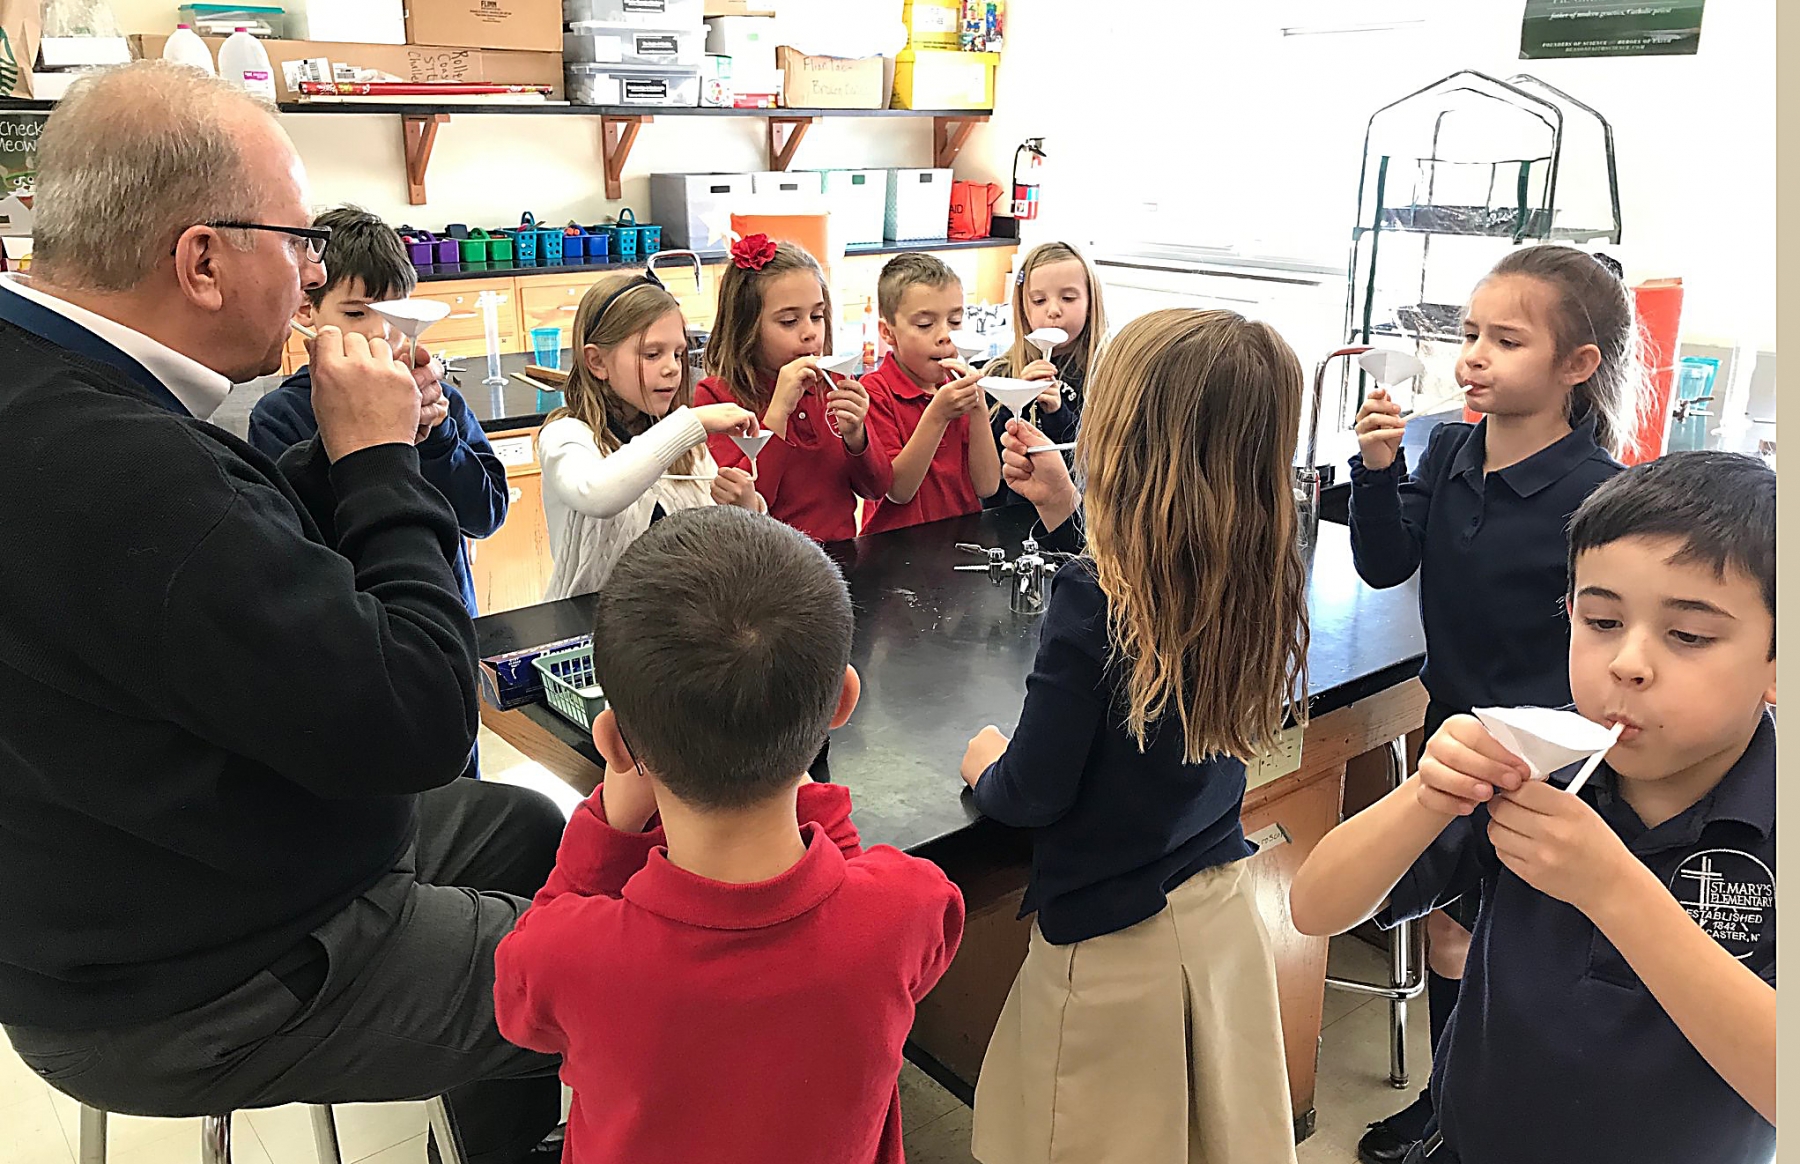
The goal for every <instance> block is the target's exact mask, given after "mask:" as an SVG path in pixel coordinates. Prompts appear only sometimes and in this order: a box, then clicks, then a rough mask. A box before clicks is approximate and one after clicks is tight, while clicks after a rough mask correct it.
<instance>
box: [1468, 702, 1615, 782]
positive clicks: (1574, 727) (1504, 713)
mask: <svg viewBox="0 0 1800 1164" xmlns="http://www.w3.org/2000/svg"><path fill="white" fill-rule="evenodd" d="M1475 718H1476V719H1478V720H1480V721H1481V726H1482V727H1485V728H1486V729H1487V730H1488V734H1490V735H1492V736H1493V737H1494V738H1495V739H1496V740H1498V741H1500V744H1501V746H1502V747H1504V748H1506V750H1507V751H1509V752H1511V753H1512V754H1513V755H1515V756H1517V757H1519V759H1521V760H1523V761H1525V763H1526V765H1527V766H1529V767H1530V769H1531V778H1532V779H1533V780H1542V779H1543V778H1544V777H1546V776H1548V775H1549V774H1550V773H1552V772H1557V771H1560V770H1562V769H1564V768H1567V767H1568V766H1569V765H1570V764H1578V763H1580V762H1581V761H1583V760H1585V759H1587V758H1588V757H1589V756H1593V755H1595V754H1597V753H1600V752H1604V751H1606V750H1607V749H1608V748H1610V747H1612V746H1613V742H1614V741H1615V740H1616V739H1617V738H1618V737H1617V733H1616V732H1615V731H1614V730H1613V729H1611V728H1607V727H1603V726H1601V725H1600V724H1597V723H1595V722H1594V721H1593V720H1591V719H1584V718H1583V717H1581V716H1579V715H1576V714H1575V713H1574V712H1572V711H1558V710H1556V709H1555V708H1552V707H1478V708H1476V709H1475Z"/></svg>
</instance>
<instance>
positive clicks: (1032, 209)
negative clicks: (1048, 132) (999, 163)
mask: <svg viewBox="0 0 1800 1164" xmlns="http://www.w3.org/2000/svg"><path fill="white" fill-rule="evenodd" d="M1021 161H1023V162H1024V163H1025V169H1024V173H1023V174H1021V173H1020V171H1019V163H1020V162H1021ZM1043 164H1044V139H1043V138H1041V137H1028V138H1026V139H1025V143H1024V144H1023V145H1021V146H1020V147H1019V148H1018V149H1016V150H1014V151H1013V174H1012V182H1013V217H1014V218H1017V219H1020V220H1025V219H1030V218H1036V217H1037V216H1038V206H1039V202H1038V171H1039V169H1040V168H1042V166H1043Z"/></svg>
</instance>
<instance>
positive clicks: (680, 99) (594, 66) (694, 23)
mask: <svg viewBox="0 0 1800 1164" xmlns="http://www.w3.org/2000/svg"><path fill="white" fill-rule="evenodd" d="M704 11H705V5H704V0H563V19H564V21H566V26H565V31H564V32H563V66H564V73H565V80H566V82H567V89H568V96H569V100H570V101H573V102H575V103H577V104H581V105H636V106H644V107H647V108H656V107H663V108H667V107H671V106H690V107H691V106H697V105H699V104H700V70H701V66H702V65H703V64H705V61H706V26H705V25H704V24H703V23H702V14H703V12H704Z"/></svg>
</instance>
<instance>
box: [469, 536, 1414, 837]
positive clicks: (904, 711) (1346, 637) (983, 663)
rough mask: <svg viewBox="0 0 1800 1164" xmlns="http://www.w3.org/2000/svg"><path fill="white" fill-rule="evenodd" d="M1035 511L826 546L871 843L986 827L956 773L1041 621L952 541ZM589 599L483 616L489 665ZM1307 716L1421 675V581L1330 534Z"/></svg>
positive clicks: (839, 745)
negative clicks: (852, 680) (846, 638)
mask: <svg viewBox="0 0 1800 1164" xmlns="http://www.w3.org/2000/svg"><path fill="white" fill-rule="evenodd" d="M1033 517H1034V515H1033V513H1032V511H1031V510H1030V509H1029V508H1027V507H1012V508H1008V509H1000V510H990V511H988V512H986V513H983V514H980V515H978V516H972V517H964V518H956V519H953V520H950V521H943V522H934V523H931V524H928V525H922V526H915V527H914V528H912V529H906V530H898V531H895V532H893V533H887V534H878V535H874V536H871V537H866V538H859V539H857V540H856V541H853V542H840V543H836V544H834V545H831V546H828V547H827V550H828V552H829V553H830V554H831V556H832V557H833V558H834V559H835V560H836V561H837V562H838V563H839V565H840V566H842V568H843V570H844V575H845V577H846V578H847V579H848V580H849V583H850V594H851V598H852V600H853V601H854V603H855V605H856V641H855V647H854V649H853V651H852V661H853V662H854V663H855V665H856V669H857V670H858V671H859V672H860V673H861V675H862V682H863V691H862V702H861V704H860V705H859V706H858V707H857V710H856V713H855V714H854V715H853V716H852V717H851V719H850V722H849V724H847V725H845V726H844V727H843V728H841V729H839V730H838V731H836V732H834V733H832V738H831V776H832V779H833V780H834V781H837V782H839V783H842V784H845V785H848V786H849V787H850V788H851V789H852V790H853V792H854V794H855V799H856V819H857V826H858V828H859V829H860V830H861V832H862V835H863V839H864V842H865V843H869V844H874V843H882V844H891V845H895V846H897V847H899V848H902V849H918V848H920V847H922V846H925V845H928V844H931V843H932V842H935V841H940V840H943V839H945V838H948V837H950V836H952V835H953V834H956V833H959V832H962V831H964V830H966V829H968V828H969V827H971V826H972V825H973V824H974V823H975V822H977V821H978V820H980V819H981V818H980V816H979V814H978V813H977V812H976V811H975V809H974V807H973V806H972V805H971V803H970V801H969V799H968V797H966V796H963V795H961V794H960V793H961V790H962V787H963V785H962V780H961V778H960V777H959V776H958V774H957V773H958V768H959V765H960V762H961V760H962V755H963V750H964V747H965V746H966V745H967V744H968V741H969V739H970V737H971V736H973V735H974V734H975V733H976V732H978V731H979V730H981V728H982V727H983V726H984V725H986V724H990V723H992V724H995V725H998V726H999V727H1000V729H1001V730H1002V731H1005V732H1007V733H1008V734H1010V733H1011V731H1012V729H1013V728H1014V727H1015V726H1016V725H1017V723H1018V717H1019V710H1020V707H1021V705H1022V703H1023V701H1024V692H1025V677H1026V675H1027V674H1028V673H1029V672H1030V670H1031V663H1032V659H1033V656H1034V655H1035V653H1036V650H1037V633H1038V619H1036V618H1030V617H1025V616H1022V615H1015V614H1013V613H1012V611H1011V610H1010V609H1009V608H1008V605H1007V589H1006V587H1004V586H994V585H992V584H991V583H990V582H988V580H987V577H986V575H984V574H974V573H970V574H959V573H956V572H954V571H952V570H951V567H952V566H957V565H967V564H971V563H974V562H976V561H978V559H976V558H974V557H973V556H971V555H968V554H965V553H962V552H959V551H958V550H957V549H956V548H955V543H957V542H976V543H979V544H982V545H989V546H992V545H1000V546H1004V547H1006V548H1007V550H1008V552H1009V555H1011V554H1016V552H1017V551H1018V548H1019V544H1020V542H1021V541H1022V539H1023V538H1024V535H1025V534H1026V533H1027V532H1028V529H1029V527H1030V525H1031V523H1032V519H1033ZM593 603H594V599H593V597H592V596H591V595H589V596H584V597H579V598H571V599H567V600H564V601H562V602H553V603H546V604H544V605H541V606H533V607H526V608H524V609H521V610H514V611H509V612H507V613H504V614H495V615H489V616H487V617H485V618H481V619H477V620H476V623H475V627H476V632H477V634H478V636H479V638H480V644H481V653H482V655H483V656H488V655H495V654H500V653H502V652H506V651H512V650H519V649H523V648H527V647H532V646H537V645H540V644H542V643H547V642H554V641H557V640H559V639H566V638H570V637H573V636H575V635H581V634H586V633H588V632H589V631H591V630H592V628H593ZM1309 605H1310V609H1311V615H1312V647H1311V650H1310V651H1309V653H1308V656H1307V663H1308V666H1309V668H1310V671H1311V701H1310V702H1311V708H1312V714H1313V715H1315V716H1318V715H1323V714H1325V713H1326V712H1330V711H1334V710H1336V709H1337V708H1340V707H1344V706H1347V705H1349V704H1351V703H1354V702H1356V701H1357V700H1359V699H1363V698H1366V697H1367V696H1369V695H1373V694H1375V693H1377V692H1379V691H1382V690H1385V689H1386V688H1389V687H1392V686H1394V685H1395V684H1397V683H1400V682H1403V681H1405V680H1407V679H1409V678H1411V677H1413V676H1414V675H1416V674H1418V671H1419V665H1420V663H1421V662H1422V661H1423V659H1424V654H1425V637H1424V632H1423V631H1422V630H1421V628H1420V626H1419V615H1418V595H1417V591H1416V590H1415V588H1414V586H1413V584H1411V583H1408V584H1407V585H1405V586H1401V587H1397V588H1395V589H1393V590H1385V591H1376V590H1371V589H1369V588H1368V587H1367V586H1364V585H1363V583H1362V581H1361V580H1360V579H1359V578H1357V576H1356V572H1355V570H1354V569H1353V567H1352V566H1351V563H1350V539H1349V533H1348V531H1347V530H1345V529H1343V528H1342V527H1339V526H1333V525H1322V526H1321V527H1320V534H1319V547H1318V550H1317V551H1316V554H1315V557H1314V561H1313V571H1312V579H1311V584H1310V587H1309ZM520 710H521V711H523V712H524V713H525V714H527V715H529V716H530V717H531V718H532V719H533V720H534V721H536V722H537V723H539V724H542V725H543V726H545V727H546V728H548V729H549V730H550V731H551V732H552V733H553V734H554V735H555V736H556V737H557V738H558V739H560V740H562V741H563V742H565V743H567V744H568V745H570V746H571V747H574V748H576V749H578V750H579V751H581V752H582V753H583V754H584V755H586V756H587V757H588V758H589V759H590V760H592V761H594V762H595V763H596V764H598V763H599V757H598V755H597V754H596V753H595V751H594V748H593V744H592V742H591V741H590V740H589V739H588V738H587V737H586V735H585V733H583V732H581V731H579V730H578V729H577V728H576V727H575V726H574V725H573V724H571V723H570V722H569V721H567V720H565V719H563V718H562V717H561V716H559V715H557V714H556V713H555V712H553V711H551V710H550V709H549V708H547V707H545V706H544V705H542V704H531V705H528V706H527V707H524V708H521V709H520Z"/></svg>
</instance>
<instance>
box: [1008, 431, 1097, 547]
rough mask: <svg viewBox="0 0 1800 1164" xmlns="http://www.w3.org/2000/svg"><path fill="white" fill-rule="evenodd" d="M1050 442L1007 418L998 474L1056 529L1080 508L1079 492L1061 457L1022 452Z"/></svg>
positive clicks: (1051, 454) (1045, 524)
mask: <svg viewBox="0 0 1800 1164" xmlns="http://www.w3.org/2000/svg"><path fill="white" fill-rule="evenodd" d="M1049 443H1051V442H1050V440H1049V438H1048V437H1046V436H1044V434H1043V433H1041V432H1039V431H1038V430H1037V429H1035V428H1033V427H1032V426H1031V425H1029V424H1026V423H1025V422H1024V421H1022V420H1009V421H1007V422H1006V431H1005V432H1004V433H1002V434H1001V436H1000V474H1001V476H1002V477H1004V478H1005V479H1006V483H1007V485H1008V486H1010V487H1011V489H1012V491H1013V492H1014V493H1017V494H1018V495H1019V496H1020V497H1023V498H1024V499H1025V500H1027V501H1029V502H1031V504H1033V505H1034V506H1036V507H1037V511H1038V520H1040V521H1042V522H1043V523H1044V528H1045V529H1055V528H1056V527H1058V526H1060V525H1061V524H1062V523H1063V522H1065V521H1067V520H1068V519H1069V515H1070V514H1072V513H1074V512H1075V511H1076V510H1077V509H1080V508H1081V494H1080V493H1079V492H1078V491H1077V490H1076V488H1075V482H1074V480H1073V479H1071V478H1070V476H1069V466H1068V465H1066V464H1064V463H1063V459H1062V457H1060V456H1059V455H1057V454H1056V453H1037V454H1035V455H1033V454H1027V453H1026V452H1025V450H1026V449H1031V448H1036V447H1037V446H1039V445H1047V444H1049Z"/></svg>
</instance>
